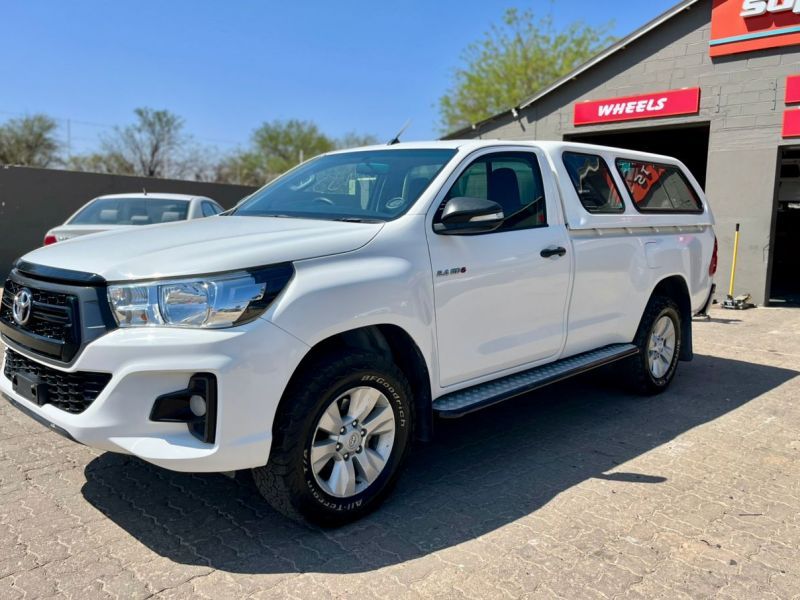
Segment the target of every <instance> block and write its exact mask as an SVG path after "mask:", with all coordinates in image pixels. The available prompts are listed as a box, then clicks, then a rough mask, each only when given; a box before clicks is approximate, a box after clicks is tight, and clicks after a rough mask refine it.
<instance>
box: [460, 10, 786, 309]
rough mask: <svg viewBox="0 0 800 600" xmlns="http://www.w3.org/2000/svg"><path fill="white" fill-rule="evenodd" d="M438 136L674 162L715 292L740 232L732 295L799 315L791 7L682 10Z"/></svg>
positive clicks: (724, 279) (724, 277)
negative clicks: (706, 252) (691, 186)
mask: <svg viewBox="0 0 800 600" xmlns="http://www.w3.org/2000/svg"><path fill="white" fill-rule="evenodd" d="M795 4H796V6H795ZM447 137H448V138H450V139H454V138H501V139H509V140H561V139H563V140H575V141H581V142H588V143H596V144H606V145H612V146H619V147H627V148H631V149H636V150H644V151H648V152H656V153H660V154H668V155H672V156H675V157H678V158H679V159H681V160H682V161H683V162H684V163H685V164H686V165H687V166H688V167H689V169H690V170H691V171H692V172H693V174H694V175H695V177H696V178H697V180H698V181H699V182H700V184H701V185H703V186H704V188H705V190H706V193H707V195H708V198H709V201H710V202H711V204H712V208H713V210H714V213H715V215H716V217H717V227H716V230H717V237H718V239H719V244H720V257H719V258H720V261H719V262H720V270H719V273H718V275H717V280H718V284H719V289H720V292H721V293H724V291H727V288H728V275H729V272H730V265H731V257H732V250H733V237H734V231H735V226H736V224H737V223H740V224H741V238H740V246H739V260H738V266H737V272H736V293H737V294H741V293H745V292H748V293H750V294H752V298H753V301H754V302H756V303H758V304H774V305H786V304H795V305H800V0H796V2H795V0H686V1H684V2H681V3H680V4H678V5H677V6H675V7H674V8H673V9H671V10H669V11H667V12H666V13H665V14H663V15H661V16H660V17H658V18H657V19H655V20H653V21H652V22H650V23H648V24H647V25H645V26H644V27H642V28H641V29H640V30H638V31H636V32H634V33H632V34H631V35H629V36H628V37H626V38H625V39H623V40H621V41H620V42H618V43H617V44H615V45H614V46H612V47H611V48H609V49H607V50H606V51H604V52H602V53H601V54H599V55H598V56H596V57H595V58H594V59H592V60H591V61H589V62H588V63H586V64H585V65H583V66H581V67H580V68H578V69H576V70H575V71H574V72H573V73H570V74H569V75H567V76H566V77H564V78H563V79H561V80H559V81H557V82H555V83H554V84H553V85H551V86H550V87H548V88H546V89H544V90H542V91H540V92H538V93H537V94H536V95H535V96H533V97H531V98H529V99H527V100H525V101H524V102H522V103H521V104H520V105H519V106H517V107H514V108H513V109H509V110H508V111H506V112H504V113H502V114H499V115H495V116H494V117H491V118H489V119H487V120H485V121H483V122H481V123H476V124H475V125H473V126H471V127H468V128H465V129H463V130H461V131H457V132H454V133H452V134H450V135H448V136H447ZM719 295H721V294H719V293H718V296H719Z"/></svg>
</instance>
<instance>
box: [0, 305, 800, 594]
mask: <svg viewBox="0 0 800 600" xmlns="http://www.w3.org/2000/svg"><path fill="white" fill-rule="evenodd" d="M695 332H696V343H695V350H696V353H697V357H696V359H695V361H694V362H692V363H688V364H687V363H683V364H681V366H680V371H679V374H678V378H677V380H676V382H675V384H674V385H673V387H672V388H671V389H670V391H669V392H668V393H666V394H664V395H662V396H659V397H655V398H644V399H642V398H638V397H634V396H631V395H629V394H626V393H624V392H621V391H620V390H619V389H617V388H616V387H615V386H614V382H613V375H612V374H610V373H606V374H605V376H604V377H603V378H602V380H600V381H598V378H597V377H584V378H582V379H580V380H576V381H571V382H565V383H563V384H559V385H556V386H553V387H550V388H548V389H546V390H543V391H541V392H539V393H537V394H534V395H531V396H528V397H525V398H522V399H519V400H516V401H513V402H511V403H507V404H505V405H501V406H498V407H496V408H494V409H490V410H487V411H485V412H482V413H478V414H475V415H473V416H470V417H467V418H465V419H462V420H460V421H454V422H444V423H441V424H440V425H439V428H438V434H439V435H438V437H437V440H436V441H435V442H434V443H432V444H429V445H427V446H423V447H421V448H419V449H418V450H417V451H416V452H415V454H414V456H413V457H412V459H411V461H410V465H409V468H408V470H407V471H406V473H405V475H404V476H403V478H402V479H401V481H400V483H399V485H398V487H397V490H396V491H395V493H394V494H393V495H392V497H391V498H390V500H389V501H388V502H387V503H386V504H385V506H384V507H383V508H382V509H380V510H379V511H378V512H377V513H375V514H374V515H372V516H370V517H368V518H366V519H364V520H363V521H361V522H359V523H357V524H354V525H351V526H348V527H344V528H341V529H338V530H333V531H320V530H314V529H308V528H305V527H303V526H300V525H297V524H294V523H290V522H288V521H286V520H284V519H283V518H281V517H280V516H278V515H276V514H275V513H273V512H272V511H271V510H270V509H269V507H268V506H266V505H265V504H264V503H263V502H262V501H261V500H260V499H259V497H258V495H257V494H256V492H255V491H254V490H253V488H252V486H251V485H250V484H249V483H248V481H247V480H246V478H242V480H241V481H240V480H232V479H229V478H227V477H224V476H222V475H197V476H192V475H184V474H175V473H170V472H167V471H163V470H160V469H158V468H155V467H152V466H149V465H148V464H146V463H144V462H142V461H140V460H137V459H133V458H129V457H125V456H120V455H114V454H108V453H101V452H96V451H93V450H90V449H88V448H84V447H82V446H79V445H76V444H73V443H71V442H69V441H66V440H64V439H62V438H60V437H58V436H57V435H55V434H53V433H51V432H49V431H47V430H45V428H43V427H42V426H40V425H38V424H37V423H35V422H33V421H32V420H30V419H28V418H27V417H25V416H24V415H22V414H21V413H19V412H17V411H16V410H15V409H14V408H12V407H10V406H8V405H7V404H5V403H3V404H2V406H0V598H3V599H5V598H17V597H20V598H22V597H25V598H38V597H48V596H60V597H64V596H66V597H74V598H94V597H106V596H111V597H118V598H147V597H150V596H157V597H163V598H189V597H192V598H197V597H208V598H214V599H217V598H227V597H231V598H241V597H257V598H260V597H294V598H303V599H305V598H316V597H347V598H369V597H383V598H388V597H391V598H395V597H417V596H425V597H437V598H442V597H462V596H463V597H474V598H478V597H481V598H497V597H502V596H507V597H556V596H560V597H563V598H570V599H572V598H611V597H628V598H651V597H664V598H680V597H692V598H705V597H720V598H748V599H751V598H771V597H776V598H792V597H795V598H800V518H799V517H798V513H800V433H799V432H800V406H798V402H800V378H799V377H798V371H800V311H792V310H773V309H758V310H755V311H749V312H743V313H737V312H723V311H720V310H717V311H714V312H713V319H712V321H711V322H704V323H697V324H696V327H695Z"/></svg>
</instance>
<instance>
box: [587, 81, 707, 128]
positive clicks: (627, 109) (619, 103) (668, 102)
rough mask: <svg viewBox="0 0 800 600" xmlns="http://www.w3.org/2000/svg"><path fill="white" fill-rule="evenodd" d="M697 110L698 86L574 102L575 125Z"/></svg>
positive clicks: (698, 107) (678, 113) (698, 100)
mask: <svg viewBox="0 0 800 600" xmlns="http://www.w3.org/2000/svg"><path fill="white" fill-rule="evenodd" d="M698 112H700V88H689V89H685V90H670V91H668V92H658V93H656V94H643V95H640V96H626V97H624V98H609V99H607V100H590V101H588V102H579V103H578V104H576V105H575V125H591V124H595V123H615V122H617V121H634V120H637V119H657V118H659V117H673V116H675V115H694V114H697V113H698Z"/></svg>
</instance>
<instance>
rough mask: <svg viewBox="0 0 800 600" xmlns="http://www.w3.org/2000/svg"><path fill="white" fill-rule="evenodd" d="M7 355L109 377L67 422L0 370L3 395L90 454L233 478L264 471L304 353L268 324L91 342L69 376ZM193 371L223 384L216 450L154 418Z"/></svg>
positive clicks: (116, 334)
mask: <svg viewBox="0 0 800 600" xmlns="http://www.w3.org/2000/svg"><path fill="white" fill-rule="evenodd" d="M11 348H12V349H13V350H14V351H15V352H17V353H18V354H22V355H23V356H25V357H27V358H29V359H30V360H33V361H36V362H39V363H41V364H46V365H47V366H49V367H51V368H55V369H58V370H61V371H64V372H77V371H93V372H101V373H110V374H111V375H112V378H111V381H109V383H108V384H107V385H106V387H105V388H104V389H103V391H102V393H101V394H100V395H99V396H98V397H97V399H96V400H94V402H92V404H91V405H90V406H89V407H88V408H87V409H86V410H84V411H83V412H81V413H79V414H70V413H68V412H65V411H63V410H61V409H59V408H56V407H55V406H52V405H49V404H45V405H43V406H39V405H37V404H35V403H33V402H30V401H29V400H27V399H25V398H24V397H22V396H21V395H19V394H17V393H16V392H15V391H14V389H13V385H12V383H11V381H10V380H9V379H8V378H7V377H6V376H5V375H4V374H3V373H2V371H3V369H2V365H0V394H2V395H3V396H5V397H7V399H9V400H11V401H12V404H16V405H18V407H19V408H22V409H23V410H24V412H26V413H28V414H29V415H30V416H32V417H34V418H36V419H37V420H39V421H40V422H43V423H45V424H47V425H48V426H50V427H51V428H52V429H54V430H56V431H58V432H59V433H61V434H62V435H67V436H68V437H71V438H72V439H74V440H75V441H77V442H80V443H82V444H86V445H87V446H91V447H93V448H98V449H101V450H109V451H113V452H122V453H125V454H131V455H134V456H138V457H139V458H141V459H143V460H146V461H148V462H151V463H153V464H155V465H158V466H161V467H165V468H167V469H171V470H174V471H186V472H218V471H233V470H238V469H245V468H250V467H255V466H260V465H264V464H266V462H267V458H268V456H269V449H270V443H271V441H272V422H273V419H274V416H275V411H276V409H277V406H278V402H279V401H280V398H281V395H282V393H283V390H284V389H285V387H286V385H287V383H288V381H289V378H290V377H291V374H292V373H293V372H294V370H295V369H296V367H297V365H298V364H299V362H300V360H301V359H302V357H303V356H304V355H305V353H306V352H307V350H308V347H307V346H306V345H305V344H303V343H302V342H300V341H299V340H297V339H296V338H294V337H293V336H291V335H289V334H288V333H286V332H284V331H283V330H282V329H280V328H279V327H276V326H275V325H273V324H272V323H270V322H268V321H266V320H263V319H256V320H255V321H254V322H253V323H249V324H247V325H244V326H241V327H235V328H231V329H224V330H190V329H169V328H163V329H162V328H151V329H144V328H143V329H118V330H115V331H112V332H110V333H108V334H107V335H105V336H103V337H101V338H100V339H98V340H95V341H94V342H92V343H91V344H89V345H88V346H87V347H86V348H85V349H84V350H83V352H82V353H81V354H80V355H79V357H78V358H77V359H76V360H75V362H74V363H73V364H72V365H70V366H69V367H68V368H64V367H59V366H58V364H57V363H53V362H50V361H46V360H43V359H42V358H41V357H38V356H37V355H35V354H33V353H30V352H28V351H26V350H25V349H23V348H18V347H16V346H14V345H13V344H11ZM197 372H208V373H212V374H214V375H215V376H216V378H217V398H218V406H217V430H216V439H215V442H214V443H213V444H207V443H204V442H202V441H200V440H198V439H197V438H195V437H194V436H193V435H192V434H191V433H190V432H189V430H188V428H187V426H186V424H184V423H162V422H153V421H151V420H150V418H149V417H150V411H151V409H152V407H153V402H154V401H155V399H156V398H157V397H158V396H160V395H162V394H167V393H170V392H173V391H175V390H180V389H183V388H185V387H186V385H187V383H188V381H189V378H190V377H191V376H192V375H193V374H195V373H197Z"/></svg>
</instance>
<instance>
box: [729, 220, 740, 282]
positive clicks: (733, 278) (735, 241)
mask: <svg viewBox="0 0 800 600" xmlns="http://www.w3.org/2000/svg"><path fill="white" fill-rule="evenodd" d="M738 255H739V223H737V224H736V234H735V235H734V236H733V263H732V264H731V285H730V287H729V288H728V296H729V297H730V298H733V284H734V282H735V281H736V258H737V256H738Z"/></svg>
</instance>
